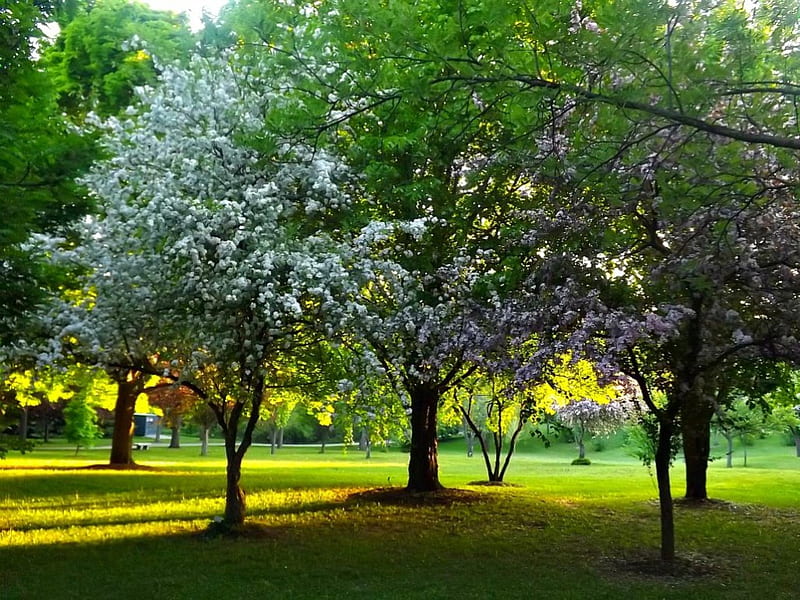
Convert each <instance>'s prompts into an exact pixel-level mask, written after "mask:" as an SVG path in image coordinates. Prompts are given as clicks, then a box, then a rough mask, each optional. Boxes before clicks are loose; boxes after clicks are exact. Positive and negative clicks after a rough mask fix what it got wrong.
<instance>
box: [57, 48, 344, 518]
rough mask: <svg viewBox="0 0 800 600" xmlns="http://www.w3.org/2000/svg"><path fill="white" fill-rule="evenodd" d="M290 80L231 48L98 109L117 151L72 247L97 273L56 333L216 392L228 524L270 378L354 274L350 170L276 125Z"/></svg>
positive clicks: (108, 144) (100, 358)
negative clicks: (118, 109) (125, 104)
mask: <svg viewBox="0 0 800 600" xmlns="http://www.w3.org/2000/svg"><path fill="white" fill-rule="evenodd" d="M285 84H286V82H285V80H283V79H280V78H276V76H275V75H274V73H272V72H271V71H270V69H269V65H268V63H267V62H263V63H253V62H251V63H249V64H246V63H245V62H243V61H241V60H238V59H237V57H235V56H222V57H219V58H213V59H210V58H202V57H199V56H196V57H194V58H193V59H192V60H191V61H190V63H189V66H188V67H186V68H179V67H177V66H170V65H167V66H165V67H164V69H163V72H162V74H161V76H160V81H159V85H158V86H157V87H156V88H155V89H144V90H141V91H140V102H141V104H140V106H139V107H138V108H132V109H129V111H128V113H127V115H126V117H125V118H123V119H121V120H118V119H113V118H112V119H109V120H107V121H105V122H103V123H100V124H99V126H100V127H102V128H103V129H104V130H105V135H104V137H103V138H102V144H103V146H104V149H105V151H106V153H107V156H108V158H107V159H105V160H104V161H102V162H100V163H98V164H97V165H95V167H94V168H93V169H92V171H91V173H90V174H89V175H88V176H87V177H86V178H85V181H84V183H85V184H86V185H87V186H88V187H89V189H90V191H91V193H92V194H93V195H94V196H96V198H97V201H98V204H99V206H100V208H101V213H100V215H99V216H98V217H97V218H95V219H92V220H90V221H87V222H86V223H85V231H84V242H83V244H82V245H81V246H80V247H78V248H77V249H76V250H75V251H74V252H72V253H71V255H70V257H71V258H72V259H74V260H77V261H79V262H80V263H81V264H83V265H85V267H86V268H87V269H88V275H87V277H86V287H85V289H86V291H85V295H84V297H83V298H82V299H81V301H80V302H79V303H78V306H77V307H73V309H74V310H73V311H72V321H71V322H70V323H69V325H68V326H67V327H65V328H64V329H63V330H62V336H61V338H60V339H62V340H63V339H64V338H69V337H73V338H75V339H74V340H73V341H75V342H78V343H79V344H80V346H81V347H82V348H83V349H84V351H85V352H87V353H90V354H92V355H93V356H94V357H95V360H96V361H97V362H99V363H100V364H104V365H107V366H109V367H113V368H116V369H124V370H126V371H127V372H129V373H132V374H137V375H138V374H141V373H158V374H162V373H163V374H165V375H166V376H168V377H170V378H171V379H173V380H174V381H176V382H178V383H180V384H182V385H187V386H189V387H191V388H192V389H193V390H194V391H195V392H197V393H198V394H199V395H200V396H201V397H202V398H203V399H205V400H206V401H207V402H208V403H209V405H210V407H211V409H212V410H213V411H214V413H215V414H216V417H217V421H218V423H219V425H220V427H221V428H222V431H223V434H224V437H225V449H226V457H227V492H226V507H225V515H224V525H225V526H237V525H240V524H241V523H242V522H243V520H244V515H245V501H244V493H243V491H242V490H241V488H240V486H239V480H240V476H241V465H242V459H243V458H244V455H245V453H246V451H247V449H248V448H249V446H250V445H251V442H252V434H253V430H254V428H255V425H256V422H257V420H258V417H259V408H260V405H261V403H262V402H263V398H264V395H265V391H266V389H267V388H268V387H269V386H270V385H271V383H270V382H271V377H272V376H273V375H274V374H276V373H277V372H278V371H279V370H280V368H279V365H280V363H282V362H285V361H288V360H290V358H291V355H292V352H293V351H294V350H295V349H297V348H299V347H307V346H308V345H312V344H314V343H315V342H316V341H317V340H318V339H319V335H320V334H319V331H321V330H324V329H325V328H324V327H322V326H321V325H322V324H323V323H325V322H326V319H327V318H328V315H329V314H331V313H332V309H333V308H334V307H338V306H340V303H339V302H338V300H337V298H340V297H341V295H342V294H343V293H344V291H346V290H347V289H348V285H349V282H350V281H351V277H350V275H349V274H348V271H347V268H346V265H345V261H346V252H345V251H344V250H343V249H344V248H346V245H342V244H339V243H338V242H337V241H336V240H335V239H334V235H335V231H334V225H335V223H336V220H337V216H336V215H337V214H338V213H339V212H340V211H342V209H344V208H345V207H346V206H347V204H348V194H347V193H346V191H345V189H344V188H343V187H342V186H340V183H341V182H343V181H344V180H345V179H346V177H347V170H346V169H345V168H344V167H343V165H342V164H341V163H340V161H338V160H336V159H335V158H334V157H333V156H331V155H329V154H328V153H326V152H325V151H324V150H321V149H316V150H314V149H312V148H310V147H307V146H304V145H302V144H292V143H290V142H289V141H288V140H285V139H281V138H280V137H279V136H276V135H272V133H271V131H270V130H269V129H268V128H267V127H266V125H265V124H266V123H267V122H269V120H270V119H271V118H273V116H274V115H277V114H279V111H280V110H281V109H283V108H285V107H284V106H283V105H282V103H283V97H282V95H281V93H280V88H281V87H282V86H285ZM276 118H277V117H276ZM324 229H327V230H328V231H327V232H326V231H323V230H324ZM68 308H69V306H68ZM339 312H341V311H339ZM328 329H330V327H329V328H328ZM241 422H244V423H245V425H244V430H243V434H242V437H241V439H237V434H238V431H239V425H240V423H241Z"/></svg>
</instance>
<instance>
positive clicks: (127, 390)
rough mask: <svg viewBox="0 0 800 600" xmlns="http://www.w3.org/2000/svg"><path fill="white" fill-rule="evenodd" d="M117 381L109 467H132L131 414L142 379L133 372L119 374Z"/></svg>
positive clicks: (141, 387) (142, 382)
mask: <svg viewBox="0 0 800 600" xmlns="http://www.w3.org/2000/svg"><path fill="white" fill-rule="evenodd" d="M115 379H116V381H117V400H116V403H115V404H114V434H113V437H112V438H111V456H110V458H109V464H111V465H132V464H134V461H133V453H132V452H131V449H132V445H133V412H134V409H135V406H136V397H137V396H138V395H139V393H140V392H141V391H142V389H143V388H144V377H143V376H142V375H141V374H139V373H135V372H133V371H128V372H125V373H120V374H118V375H117V377H116V378H115Z"/></svg>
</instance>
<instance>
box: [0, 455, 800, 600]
mask: <svg viewBox="0 0 800 600" xmlns="http://www.w3.org/2000/svg"><path fill="white" fill-rule="evenodd" d="M197 452H198V449H197V448H195V447H189V448H183V449H181V450H169V449H164V448H153V449H151V450H148V451H146V452H139V453H136V457H137V460H139V462H140V463H143V464H146V465H150V466H153V467H156V470H152V471H106V470H87V469H80V468H79V467H82V466H85V465H88V464H92V463H102V462H105V461H106V460H107V455H108V451H107V450H92V451H82V452H81V454H80V455H79V456H78V457H74V456H73V455H72V453H70V452H67V451H63V450H51V449H41V448H40V449H37V450H36V451H35V452H34V453H32V454H30V455H26V456H23V457H20V456H9V458H8V459H6V460H5V461H3V462H2V463H0V598H2V599H3V600H12V599H23V598H24V599H36V600H39V599H47V598H76V599H78V598H80V599H93V598H98V599H99V598H109V597H113V598H121V599H125V598H136V599H139V598H149V597H153V598H158V599H159V600H168V599H172V598H175V599H183V598H192V599H204V598H236V599H239V598H265V597H269V596H272V595H277V596H280V597H281V598H287V599H301V598H308V599H327V598H330V599H339V598H378V599H381V598H387V599H392V598H398V599H416V598H420V599H422V598H424V599H439V598H441V599H449V598H458V599H459V600H461V599H471V598H476V599H477V598H533V597H536V598H538V597H542V598H544V597H548V598H565V599H569V598H593V599H599V598H609V599H610V598H614V599H616V598H621V597H625V598H633V599H638V598H643V599H650V598H652V599H656V598H659V599H660V598H668V599H685V598H698V599H712V600H713V599H717V598H719V599H725V600H732V599H736V598H742V599H745V598H748V599H749V598H752V597H761V596H764V594H765V593H766V594H767V597H769V598H770V599H782V598H786V599H789V598H796V597H798V595H800V576H799V575H798V574H799V573H800V513H798V506H800V459H798V458H795V457H794V456H793V449H792V448H789V447H785V446H780V445H778V444H777V443H775V442H774V441H766V442H761V443H759V444H758V445H757V446H755V447H753V448H750V449H749V451H748V454H749V456H748V465H749V466H748V467H747V468H742V467H741V466H740V464H741V459H740V457H739V456H738V454H737V468H734V469H726V468H725V466H724V461H715V462H713V463H712V464H711V467H710V473H709V489H710V492H711V495H712V496H714V497H715V498H722V499H724V500H726V501H729V504H725V505H719V506H716V507H711V508H703V509H689V508H678V510H677V514H676V521H677V543H678V550H679V553H680V554H681V556H682V557H685V558H688V559H690V564H691V565H693V568H694V569H695V570H696V571H697V572H696V573H694V574H693V575H692V576H663V575H662V576H656V575H651V574H647V573H643V572H641V570H636V569H633V568H631V567H630V565H631V564H632V563H635V562H636V561H638V560H640V559H641V558H643V557H651V556H653V555H655V553H656V552H657V546H658V507H657V505H656V503H655V502H654V500H653V499H654V497H655V487H654V484H653V482H652V479H651V477H650V476H649V475H648V472H647V470H646V469H645V468H644V467H642V466H641V465H639V464H637V463H636V462H635V461H633V459H631V458H629V457H628V456H627V455H626V454H625V453H624V451H623V450H622V449H620V448H611V449H609V450H606V451H603V452H591V451H589V453H588V455H589V457H590V458H591V460H592V465H591V466H571V465H570V464H569V463H570V461H571V460H572V459H573V458H574V457H575V450H574V448H573V447H571V446H568V445H565V444H557V445H554V446H553V447H552V448H550V449H544V448H542V447H541V446H540V445H538V444H537V443H535V442H533V441H530V442H527V443H526V444H523V452H521V453H520V454H519V455H518V456H517V457H515V459H514V460H513V462H512V465H511V468H510V471H509V473H508V476H507V480H508V481H509V482H511V483H514V484H517V485H518V486H519V487H502V488H496V487H492V488H489V487H485V486H472V485H470V482H473V481H475V480H480V479H483V478H484V477H485V474H484V471H483V465H482V460H481V459H480V457H479V456H475V457H473V458H471V459H467V458H466V457H465V456H464V451H463V443H462V442H451V443H447V444H443V445H442V448H441V475H442V481H443V482H444V483H445V485H447V486H448V487H455V488H461V489H466V490H470V491H471V492H472V496H471V497H470V499H469V501H454V502H445V503H434V502H422V503H421V504H419V505H409V504H397V503H393V502H387V501H383V502H376V501H374V500H367V499H364V498H361V497H356V498H355V499H354V497H353V496H352V494H353V493H355V492H359V491H363V490H365V489H368V488H374V487H383V486H387V485H393V486H398V485H402V484H403V483H404V481H405V472H406V460H407V455H406V454H403V453H401V452H397V451H393V452H389V453H383V452H380V451H375V452H373V458H372V459H371V460H369V461H367V460H364V458H363V455H362V454H360V453H359V452H356V451H351V452H349V453H347V454H343V453H342V451H341V449H337V448H332V449H329V450H328V452H327V453H326V454H324V455H322V454H319V453H318V451H317V449H314V448H299V449H296V448H291V449H288V448H285V449H283V450H281V451H280V452H279V453H278V454H277V455H276V456H269V454H268V450H267V449H265V448H253V449H252V450H251V452H250V454H249V455H248V458H247V459H245V466H244V473H243V480H242V483H243V486H244V487H245V489H246V490H247V491H248V496H247V501H248V514H249V523H250V524H252V527H250V528H248V529H247V532H246V534H245V535H244V536H243V537H241V538H238V539H228V538H212V539H209V538H207V537H206V536H204V535H203V531H204V529H205V527H206V525H207V523H208V522H209V520H210V519H211V518H212V517H213V516H214V515H219V514H221V512H222V508H223V502H222V486H223V482H224V476H223V473H224V464H225V463H224V458H223V455H222V449H221V448H212V452H211V456H209V457H199V456H196V454H197ZM681 478H682V469H680V465H678V466H677V467H676V468H675V469H674V470H673V479H674V483H675V487H674V491H675V495H676V496H678V495H680V493H681Z"/></svg>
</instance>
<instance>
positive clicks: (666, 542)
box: [655, 420, 675, 561]
mask: <svg viewBox="0 0 800 600" xmlns="http://www.w3.org/2000/svg"><path fill="white" fill-rule="evenodd" d="M672 435H673V424H672V423H671V422H669V421H666V420H661V421H660V422H659V427H658V445H657V448H656V456H655V463H656V480H657V481H658V505H659V511H660V516H661V560H664V561H673V560H675V516H674V511H673V505H672V490H671V488H670V480H669V463H670V459H671V450H672Z"/></svg>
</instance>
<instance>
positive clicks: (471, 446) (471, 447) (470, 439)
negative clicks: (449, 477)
mask: <svg viewBox="0 0 800 600" xmlns="http://www.w3.org/2000/svg"><path fill="white" fill-rule="evenodd" d="M461 423H462V427H463V428H464V439H465V440H466V441H467V456H468V457H469V458H472V457H473V456H474V455H475V434H474V433H473V431H472V429H470V427H469V424H468V423H467V418H466V417H465V416H463V415H462V416H461Z"/></svg>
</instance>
